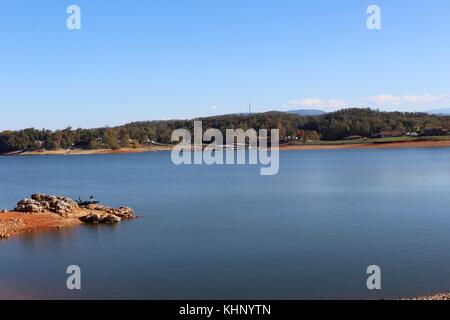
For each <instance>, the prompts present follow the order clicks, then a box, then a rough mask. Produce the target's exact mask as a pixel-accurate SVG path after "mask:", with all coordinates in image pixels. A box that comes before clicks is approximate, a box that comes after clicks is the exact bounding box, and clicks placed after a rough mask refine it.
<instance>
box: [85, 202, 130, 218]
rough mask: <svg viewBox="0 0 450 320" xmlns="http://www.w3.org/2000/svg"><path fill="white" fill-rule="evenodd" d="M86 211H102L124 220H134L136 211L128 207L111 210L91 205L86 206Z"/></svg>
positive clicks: (99, 205) (102, 206) (98, 205)
mask: <svg viewBox="0 0 450 320" xmlns="http://www.w3.org/2000/svg"><path fill="white" fill-rule="evenodd" d="M86 209H89V210H93V211H100V212H104V213H109V214H113V215H115V216H117V217H119V218H122V219H133V218H134V210H133V209H131V208H128V207H120V208H117V209H114V208H110V207H107V206H104V205H101V204H89V205H87V206H86Z"/></svg>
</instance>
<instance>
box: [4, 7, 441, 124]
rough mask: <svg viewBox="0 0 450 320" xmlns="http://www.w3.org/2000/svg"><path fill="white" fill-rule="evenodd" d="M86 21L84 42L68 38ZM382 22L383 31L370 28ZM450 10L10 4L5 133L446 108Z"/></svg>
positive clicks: (6, 20)
mask: <svg viewBox="0 0 450 320" xmlns="http://www.w3.org/2000/svg"><path fill="white" fill-rule="evenodd" d="M71 4H76V5H78V6H79V7H80V8H81V23H82V29H81V30H75V31H70V30H68V29H67V28H66V19H67V17H68V14H67V13H66V8H67V7H68V6H69V5H71ZM371 4H376V5H378V6H380V8H381V18H382V30H379V31H370V30H368V29H367V27H366V19H367V17H368V15H367V14H366V10H367V7H368V6H369V5H371ZM449 16H450V1H448V0H432V1H425V0H421V1H419V0H410V1H406V0H395V1H392V0H387V1H379V0H373V1H365V0H345V1H335V0H262V1H261V0H259V1H255V0H226V1H225V0H208V1H206V0H185V1H181V0H178V1H173V0H145V1H144V0H142V1H139V0H133V1H123V0H114V1H104V0H95V1H93V0H72V1H63V0H40V1H30V0H27V1H24V0H14V1H13V0H3V1H2V3H1V5H0V41H1V42H0V43H1V47H0V107H1V108H2V111H3V112H2V114H3V117H1V118H0V130H5V129H19V128H25V127H36V128H43V127H45V128H51V129H54V128H64V127H66V126H69V125H70V126H72V127H95V126H104V125H117V124H122V123H125V122H129V121H135V120H151V119H170V118H191V117H195V116H204V115H212V114H224V113H232V112H245V111H246V110H247V105H248V103H249V102H251V103H252V105H253V110H254V111H267V110H275V109H276V110H288V109H296V108H322V109H326V110H334V109H337V108H340V107H342V106H374V107H379V108H380V109H386V110H429V109H436V108H443V107H450V59H449V57H450V19H448V17H449Z"/></svg>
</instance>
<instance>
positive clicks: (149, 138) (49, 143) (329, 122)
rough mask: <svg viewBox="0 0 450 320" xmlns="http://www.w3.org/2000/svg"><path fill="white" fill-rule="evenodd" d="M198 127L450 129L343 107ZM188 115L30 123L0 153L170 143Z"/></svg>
mask: <svg viewBox="0 0 450 320" xmlns="http://www.w3.org/2000/svg"><path fill="white" fill-rule="evenodd" d="M195 120H201V121H203V129H204V130H206V129H209V128H215V129H219V130H221V131H222V132H223V134H224V135H225V132H226V129H238V128H240V129H244V130H247V129H250V128H253V129H256V130H259V129H267V130H270V129H279V130H280V137H281V139H282V140H289V139H293V138H294V137H296V138H301V139H305V140H313V141H314V140H323V141H333V140H342V139H345V138H346V137H349V136H354V135H358V136H362V137H369V136H370V135H372V134H375V133H379V132H385V131H388V132H389V131H395V132H402V133H405V132H420V131H421V130H424V129H425V128H430V127H442V128H445V129H450V117H448V116H438V115H429V114H426V113H405V112H380V111H378V110H372V109H357V108H354V109H343V110H340V111H336V112H332V113H327V114H324V115H320V116H300V115H296V114H290V113H285V112H267V113H257V114H234V115H233V114H230V115H223V116H213V117H206V118H199V119H195ZM193 125H194V123H193V120H165V121H144V122H133V123H129V124H126V125H123V126H117V127H111V128H109V127H104V128H96V129H81V128H80V129H72V128H70V127H69V128H66V129H64V130H56V131H51V130H45V129H43V130H38V129H34V128H30V129H24V130H18V131H3V132H0V153H6V152H12V151H19V150H34V149H48V150H55V149H61V148H63V149H69V148H74V149H100V148H109V149H119V148H123V147H137V146H141V145H149V144H155V143H156V144H158V143H160V144H171V143H172V142H171V135H172V132H173V130H175V129H181V128H185V129H188V130H191V131H192V130H193Z"/></svg>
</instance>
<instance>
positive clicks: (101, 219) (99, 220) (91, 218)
mask: <svg viewBox="0 0 450 320" xmlns="http://www.w3.org/2000/svg"><path fill="white" fill-rule="evenodd" d="M121 220H122V219H121V218H120V217H118V216H116V215H113V214H111V213H105V214H100V213H90V214H89V215H87V216H85V217H82V218H80V221H81V222H84V223H89V224H114V223H119V222H120V221H121Z"/></svg>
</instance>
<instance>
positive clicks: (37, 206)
mask: <svg viewBox="0 0 450 320" xmlns="http://www.w3.org/2000/svg"><path fill="white" fill-rule="evenodd" d="M14 211H18V212H26V213H37V212H44V211H45V208H44V207H43V206H42V204H41V203H40V202H38V201H36V200H33V199H23V200H20V201H19V202H18V203H17V207H16V208H15V209H14Z"/></svg>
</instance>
